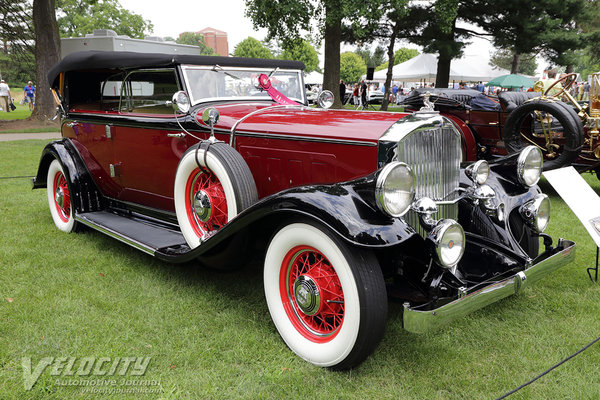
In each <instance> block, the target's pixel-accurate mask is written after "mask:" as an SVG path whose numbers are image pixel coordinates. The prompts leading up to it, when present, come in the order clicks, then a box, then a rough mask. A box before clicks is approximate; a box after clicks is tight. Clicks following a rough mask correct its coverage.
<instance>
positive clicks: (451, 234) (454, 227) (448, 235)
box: [427, 219, 465, 268]
mask: <svg viewBox="0 0 600 400" xmlns="http://www.w3.org/2000/svg"><path fill="white" fill-rule="evenodd" d="M427 239H428V240H430V241H431V242H432V243H433V245H434V247H435V251H436V254H437V258H438V261H439V263H440V264H441V265H442V266H443V267H446V268H451V267H453V266H455V265H456V264H458V262H459V261H460V259H461V258H462V256H463V254H464V252H465V231H464V230H463V228H462V226H461V225H460V224H459V223H458V222H456V221H453V220H451V219H443V220H441V221H439V222H438V223H437V225H436V226H435V227H434V228H433V229H432V230H431V232H429V235H427Z"/></svg>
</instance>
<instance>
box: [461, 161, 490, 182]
mask: <svg viewBox="0 0 600 400" xmlns="http://www.w3.org/2000/svg"><path fill="white" fill-rule="evenodd" d="M465 173H466V174H467V176H468V177H469V179H471V180H472V181H473V182H475V183H477V184H478V185H483V184H484V183H486V182H487V180H488V177H489V176H490V164H488V162H487V161H485V160H479V161H477V162H476V163H474V164H471V165H469V166H468V167H467V169H466V170H465Z"/></svg>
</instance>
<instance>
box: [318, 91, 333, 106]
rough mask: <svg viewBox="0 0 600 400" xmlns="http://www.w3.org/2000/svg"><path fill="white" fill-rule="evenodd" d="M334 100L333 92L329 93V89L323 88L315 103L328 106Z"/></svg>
mask: <svg viewBox="0 0 600 400" xmlns="http://www.w3.org/2000/svg"><path fill="white" fill-rule="evenodd" d="M334 100H335V99H334V97H333V93H331V90H323V91H322V92H321V93H320V94H319V97H318V98H317V104H318V105H319V107H321V108H329V107H331V106H332V105H333V101H334Z"/></svg>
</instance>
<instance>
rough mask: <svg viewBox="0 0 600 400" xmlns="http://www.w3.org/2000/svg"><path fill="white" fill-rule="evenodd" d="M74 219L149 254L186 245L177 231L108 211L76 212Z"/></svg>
mask: <svg viewBox="0 0 600 400" xmlns="http://www.w3.org/2000/svg"><path fill="white" fill-rule="evenodd" d="M75 220H76V221H78V222H80V223H82V224H83V225H86V226H89V227H90V228H93V229H96V230H97V231H100V232H102V233H105V234H107V235H109V236H112V237H114V238H115V239H117V240H120V241H121V242H123V243H126V244H128V245H130V246H132V247H135V248H136V249H139V250H142V251H143V252H146V253H148V254H151V255H154V253H155V252H156V250H158V249H162V248H165V247H176V246H180V245H184V246H185V245H186V242H185V239H184V237H183V235H182V234H181V233H179V232H174V231H172V230H169V229H167V228H161V227H159V226H156V225H153V224H149V223H147V222H144V221H142V220H139V219H133V218H129V217H126V216H122V215H118V214H114V213H111V212H108V211H94V212H88V213H83V214H77V215H76V216H75Z"/></svg>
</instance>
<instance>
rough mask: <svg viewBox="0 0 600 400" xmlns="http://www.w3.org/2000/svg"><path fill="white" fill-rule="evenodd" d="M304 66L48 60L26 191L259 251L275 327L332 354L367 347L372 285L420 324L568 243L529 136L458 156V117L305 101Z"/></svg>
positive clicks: (178, 236)
mask: <svg viewBox="0 0 600 400" xmlns="http://www.w3.org/2000/svg"><path fill="white" fill-rule="evenodd" d="M302 69H303V64H302V63H299V62H293V61H282V60H257V59H247V58H233V57H206V56H183V55H175V56H174V55H161V54H143V53H126V52H115V53H112V52H83V53H74V54H71V55H69V56H67V57H65V58H64V59H63V60H62V61H61V62H59V63H58V64H57V65H56V66H55V67H54V68H53V69H52V70H51V72H50V73H49V76H48V78H49V82H51V86H52V88H53V90H54V92H55V93H56V97H57V100H58V101H59V102H60V107H61V113H62V125H61V130H62V139H61V140H58V141H55V142H52V143H50V144H48V145H47V146H46V148H45V149H44V151H43V153H42V155H41V160H40V164H39V169H38V172H37V176H36V178H35V179H34V188H46V191H47V198H48V204H49V208H50V214H51V216H52V219H53V221H54V223H55V225H56V226H57V227H58V228H59V229H60V230H62V231H65V232H74V231H76V230H77V229H78V228H80V227H83V226H85V227H88V228H91V229H95V230H97V231H99V232H102V233H104V234H107V235H109V236H112V237H114V238H115V239H117V240H120V241H122V242H123V243H125V244H127V245H130V246H133V247H135V248H137V249H139V250H141V251H143V252H145V253H148V254H151V255H153V256H154V257H157V258H159V259H160V260H164V261H167V262H172V263H181V262H190V261H196V262H198V263H200V264H204V265H208V266H210V267H212V268H217V269H218V268H221V269H231V268H239V267H242V266H244V265H245V264H246V263H247V262H248V260H250V259H251V258H252V257H253V256H256V255H257V258H258V259H261V260H264V265H263V274H262V278H263V286H264V292H265V297H266V303H267V306H268V309H269V312H270V314H271V317H272V319H273V322H274V324H275V326H276V328H277V330H278V331H279V334H280V335H281V337H282V338H283V340H284V341H285V343H286V344H287V345H288V346H289V348H290V349H291V350H292V351H294V352H295V353H296V354H297V355H299V356H300V357H302V358H304V359H305V360H307V361H309V362H311V363H313V364H315V365H319V366H324V367H332V368H336V369H344V368H350V367H353V366H356V365H358V364H359V363H361V362H362V361H363V360H364V359H365V358H366V357H367V356H369V355H370V354H371V353H372V352H373V350H374V349H375V348H376V347H377V345H378V343H379V341H380V340H381V338H382V337H383V334H384V330H385V326H386V320H387V304H388V288H390V289H393V290H391V291H390V293H393V295H394V297H395V298H396V299H397V300H399V301H401V302H403V304H404V306H403V314H402V319H403V325H404V328H405V329H406V330H408V331H412V332H426V331H431V330H433V329H436V328H438V327H440V326H442V325H444V324H447V323H450V322H451V321H452V320H455V319H456V318H459V317H462V316H464V315H465V314H467V313H469V312H471V311H473V310H476V309H479V308H481V307H484V306H485V305H488V304H490V303H493V302H495V301H498V300H499V299H501V298H504V297H507V296H509V295H511V294H514V293H516V292H519V291H520V290H521V289H522V288H524V287H525V286H526V285H529V284H530V283H531V282H534V281H537V280H538V279H540V278H542V277H543V276H545V275H546V274H548V273H550V272H552V271H554V270H555V269H557V268H559V267H561V266H563V265H565V264H567V263H568V262H570V261H572V260H573V258H574V255H575V244H574V243H572V242H570V241H568V240H563V239H560V240H558V241H556V242H555V243H554V244H553V240H552V239H551V238H550V237H549V236H547V235H545V234H544V233H543V232H544V229H545V228H546V226H547V224H548V221H549V218H550V200H549V198H548V197H547V196H546V195H544V194H543V193H541V190H540V188H539V187H538V186H537V185H536V183H537V181H538V179H539V177H540V174H541V170H542V157H541V152H540V151H539V149H537V148H536V147H533V146H531V147H527V148H525V149H524V150H523V151H521V152H520V153H518V154H515V155H512V156H508V157H505V158H502V159H498V160H495V161H494V162H493V163H488V162H487V161H485V160H479V161H477V162H475V163H471V164H469V165H466V166H465V165H463V166H461V162H462V161H463V159H464V157H463V149H464V146H463V141H462V132H461V128H460V124H458V123H456V118H455V117H453V116H449V117H445V116H443V115H441V114H440V113H439V112H436V111H434V110H433V109H431V108H428V109H425V110H422V111H418V112H414V113H386V112H365V111H353V110H328V109H322V108H310V107H308V102H307V99H306V95H305V90H304V83H303V74H302ZM324 93H325V92H324ZM329 94H330V93H329ZM325 95H327V93H325ZM321 100H323V99H321ZM321 103H322V104H324V100H323V101H321ZM89 237H90V238H92V237H93V236H89ZM541 237H542V238H543V239H544V240H543V242H544V248H543V249H542V250H541V251H540V248H539V247H540V243H539V239H540V238H541ZM86 238H88V236H86ZM59 251H60V250H59ZM224 279H236V278H235V276H231V275H230V276H227V277H226V278H224ZM248 284H249V285H254V286H255V287H260V286H261V284H257V283H256V282H254V283H252V282H249V283H248ZM522 301H524V302H525V301H535V299H527V298H523V299H522ZM199 312H202V310H199Z"/></svg>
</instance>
